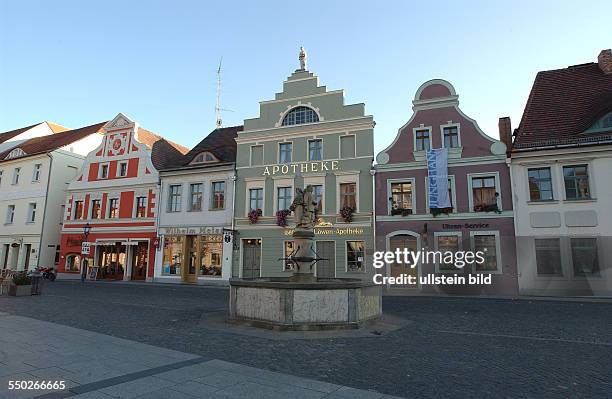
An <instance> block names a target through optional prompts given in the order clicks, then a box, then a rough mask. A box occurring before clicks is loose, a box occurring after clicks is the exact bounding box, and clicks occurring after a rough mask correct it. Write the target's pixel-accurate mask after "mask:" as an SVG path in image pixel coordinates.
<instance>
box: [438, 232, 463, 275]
mask: <svg viewBox="0 0 612 399" xmlns="http://www.w3.org/2000/svg"><path fill="white" fill-rule="evenodd" d="M459 238H460V235H459V234H457V233H455V234H445V235H438V236H436V250H438V251H440V252H442V255H443V256H442V259H441V262H439V263H438V269H439V271H440V272H449V271H450V272H457V271H460V270H461V269H459V268H457V267H455V265H454V263H452V262H448V263H446V262H444V261H445V260H446V259H445V258H446V256H444V255H445V253H446V252H452V253H453V254H454V253H455V252H457V251H459V250H460V249H461V248H460V241H459ZM453 259H454V257H453ZM438 260H439V259H436V261H438Z"/></svg>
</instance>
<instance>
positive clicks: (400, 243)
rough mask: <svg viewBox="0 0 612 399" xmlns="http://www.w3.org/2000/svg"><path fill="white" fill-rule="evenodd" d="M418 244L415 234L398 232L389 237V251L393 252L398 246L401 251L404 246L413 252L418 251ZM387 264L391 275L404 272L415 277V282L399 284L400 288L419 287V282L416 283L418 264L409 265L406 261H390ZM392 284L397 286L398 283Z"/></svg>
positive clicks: (398, 274)
mask: <svg viewBox="0 0 612 399" xmlns="http://www.w3.org/2000/svg"><path fill="white" fill-rule="evenodd" d="M418 244H419V243H418V238H417V237H416V236H413V235H409V234H398V235H395V236H392V237H390V238H389V251H390V252H395V250H396V249H398V248H399V249H400V250H401V251H403V250H404V248H407V249H408V251H410V252H414V251H418V249H419V245H418ZM389 266H390V268H391V270H390V275H391V276H392V277H399V276H400V275H402V274H405V275H408V276H414V277H415V278H416V284H404V285H401V286H400V287H402V288H418V287H419V283H418V278H419V265H416V266H415V267H411V266H412V265H410V264H407V263H403V262H402V263H398V262H393V263H390V264H389ZM394 286H395V287H398V285H394Z"/></svg>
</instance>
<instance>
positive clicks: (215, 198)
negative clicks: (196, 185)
mask: <svg viewBox="0 0 612 399" xmlns="http://www.w3.org/2000/svg"><path fill="white" fill-rule="evenodd" d="M210 200H211V205H210V208H211V209H212V210H218V209H224V208H225V182H224V181H215V182H213V183H212V190H211V199H210Z"/></svg>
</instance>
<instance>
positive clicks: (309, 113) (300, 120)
mask: <svg viewBox="0 0 612 399" xmlns="http://www.w3.org/2000/svg"><path fill="white" fill-rule="evenodd" d="M318 121H319V115H317V113H316V112H315V111H314V110H313V109H312V108H308V107H303V106H300V107H295V108H293V109H292V110H291V111H289V112H288V113H287V115H285V117H284V118H283V123H282V126H292V125H301V124H304V123H315V122H318Z"/></svg>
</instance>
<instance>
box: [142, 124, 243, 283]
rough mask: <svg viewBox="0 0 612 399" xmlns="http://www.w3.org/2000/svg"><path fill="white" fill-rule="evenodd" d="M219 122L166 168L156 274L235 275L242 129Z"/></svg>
mask: <svg viewBox="0 0 612 399" xmlns="http://www.w3.org/2000/svg"><path fill="white" fill-rule="evenodd" d="M240 130H242V126H237V127H227V128H218V129H215V130H214V131H213V132H212V133H210V134H209V135H208V136H207V137H206V138H205V139H204V140H202V141H201V142H200V143H199V144H198V145H196V146H195V147H194V148H193V149H192V150H191V151H189V153H187V154H186V155H185V156H184V157H183V159H181V160H178V161H177V162H175V163H174V164H172V165H169V166H167V167H166V168H165V169H163V170H161V171H160V178H161V189H160V197H161V201H160V202H159V205H160V209H159V211H158V215H159V218H158V235H159V237H160V248H159V249H160V251H161V253H160V254H158V256H157V257H156V263H155V274H154V276H155V278H154V279H155V280H156V281H163V282H188V283H198V284H227V280H228V279H229V278H230V277H231V268H232V245H233V234H232V233H233V228H232V220H233V206H234V179H235V177H234V176H235V169H234V166H235V160H236V142H235V138H236V136H237V132H238V131H240Z"/></svg>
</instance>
